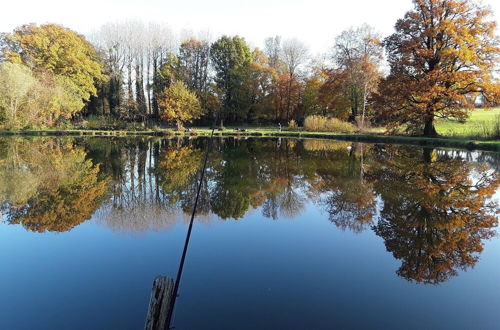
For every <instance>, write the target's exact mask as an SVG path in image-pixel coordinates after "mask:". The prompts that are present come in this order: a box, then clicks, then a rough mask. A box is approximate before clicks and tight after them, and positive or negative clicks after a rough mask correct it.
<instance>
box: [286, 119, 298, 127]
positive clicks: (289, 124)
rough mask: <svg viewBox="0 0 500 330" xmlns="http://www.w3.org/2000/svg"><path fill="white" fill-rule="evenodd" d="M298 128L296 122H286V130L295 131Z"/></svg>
mask: <svg viewBox="0 0 500 330" xmlns="http://www.w3.org/2000/svg"><path fill="white" fill-rule="evenodd" d="M297 127H298V125H297V122H296V121H295V120H293V119H292V120H290V121H289V122H288V128H292V129H296V128H297Z"/></svg>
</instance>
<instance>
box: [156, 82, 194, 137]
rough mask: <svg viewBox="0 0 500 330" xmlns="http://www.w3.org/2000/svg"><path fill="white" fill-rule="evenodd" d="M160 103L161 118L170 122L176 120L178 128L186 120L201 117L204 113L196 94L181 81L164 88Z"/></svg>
mask: <svg viewBox="0 0 500 330" xmlns="http://www.w3.org/2000/svg"><path fill="white" fill-rule="evenodd" d="M158 104H159V106H160V110H161V113H160V116H161V118H162V119H163V120H165V121H166V122H169V123H172V122H175V123H176V124H177V127H178V128H181V127H182V125H183V124H184V123H186V122H191V121H192V120H194V119H197V118H200V117H201V115H202V114H203V111H202V108H201V106H200V101H199V100H198V98H197V97H196V94H195V93H193V92H191V91H189V90H188V88H187V87H186V85H184V83H183V82H180V81H178V82H175V83H173V84H172V85H170V87H168V88H166V89H165V90H164V92H163V93H162V95H161V96H160V99H159V101H158Z"/></svg>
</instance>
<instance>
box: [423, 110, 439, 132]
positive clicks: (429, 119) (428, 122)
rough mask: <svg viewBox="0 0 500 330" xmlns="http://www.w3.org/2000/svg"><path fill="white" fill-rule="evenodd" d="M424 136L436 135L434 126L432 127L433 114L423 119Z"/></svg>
mask: <svg viewBox="0 0 500 330" xmlns="http://www.w3.org/2000/svg"><path fill="white" fill-rule="evenodd" d="M424 136H437V131H436V128H435V127H434V116H433V115H430V116H428V117H427V119H426V120H425V126H424Z"/></svg>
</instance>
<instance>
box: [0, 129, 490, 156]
mask: <svg viewBox="0 0 500 330" xmlns="http://www.w3.org/2000/svg"><path fill="white" fill-rule="evenodd" d="M210 132H211V130H210V129H209V128H208V127H202V128H197V129H194V130H193V131H192V132H179V131H176V130H173V129H156V130H127V131H125V130H75V129H68V130H56V129H46V130H23V131H0V135H3V136H6V135H36V136H40V135H42V136H60V135H70V136H71V135H72V136H141V135H142V136H144V135H146V136H148V135H149V136H189V135H190V136H209V135H210ZM215 135H216V136H218V137H223V136H236V137H249V136H250V137H290V138H301V139H308V138H321V139H337V140H346V141H355V142H367V143H390V144H407V145H417V146H429V147H445V148H461V149H468V150H487V151H496V152H500V140H478V139H467V138H451V137H442V138H426V137H410V136H399V135H382V134H358V133H349V134H344V133H330V132H305V131H285V130H284V131H281V132H280V131H279V130H277V129H275V128H249V129H246V131H245V132H241V131H237V130H235V129H234V128H227V129H225V130H223V131H219V130H217V131H215Z"/></svg>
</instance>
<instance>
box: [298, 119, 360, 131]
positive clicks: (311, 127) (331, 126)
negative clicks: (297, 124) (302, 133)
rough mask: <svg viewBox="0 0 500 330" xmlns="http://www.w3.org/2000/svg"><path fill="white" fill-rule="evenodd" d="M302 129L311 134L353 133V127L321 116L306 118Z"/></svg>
mask: <svg viewBox="0 0 500 330" xmlns="http://www.w3.org/2000/svg"><path fill="white" fill-rule="evenodd" d="M304 128H305V129H306V130H308V131H313V132H338V133H352V132H354V131H355V127H354V125H353V124H351V123H349V122H345V121H342V120H339V119H337V118H326V117H323V116H308V117H306V119H305V120H304Z"/></svg>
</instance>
